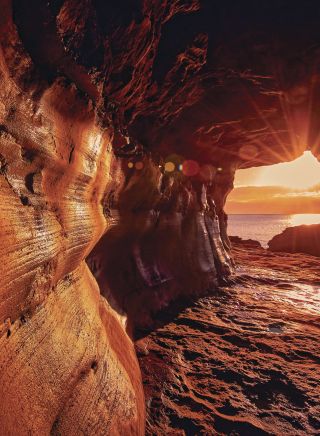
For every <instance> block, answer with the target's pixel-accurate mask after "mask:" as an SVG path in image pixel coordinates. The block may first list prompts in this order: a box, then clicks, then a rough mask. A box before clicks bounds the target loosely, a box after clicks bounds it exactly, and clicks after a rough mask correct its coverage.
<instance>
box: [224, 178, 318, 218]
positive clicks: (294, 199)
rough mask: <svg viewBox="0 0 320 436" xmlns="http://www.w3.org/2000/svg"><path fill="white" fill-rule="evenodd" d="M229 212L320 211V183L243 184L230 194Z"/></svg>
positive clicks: (282, 212) (281, 212)
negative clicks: (300, 186) (304, 185)
mask: <svg viewBox="0 0 320 436" xmlns="http://www.w3.org/2000/svg"><path fill="white" fill-rule="evenodd" d="M226 211H227V213H259V214H263V213H279V214H294V213H320V184H318V185H315V186H312V187H310V188H307V189H301V190H299V189H290V188H286V187H283V186H241V187H237V188H235V189H234V190H233V191H232V192H231V193H230V195H229V197H228V201H227V205H226Z"/></svg>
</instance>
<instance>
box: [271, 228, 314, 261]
mask: <svg viewBox="0 0 320 436" xmlns="http://www.w3.org/2000/svg"><path fill="white" fill-rule="evenodd" d="M268 248H269V250H271V251H285V252H288V253H306V254H312V255H313V256H317V257H320V224H313V225H303V226H295V227H288V228H287V229H285V230H284V231H283V232H282V233H280V234H279V235H276V236H274V237H273V238H272V239H271V240H270V241H269V242H268Z"/></svg>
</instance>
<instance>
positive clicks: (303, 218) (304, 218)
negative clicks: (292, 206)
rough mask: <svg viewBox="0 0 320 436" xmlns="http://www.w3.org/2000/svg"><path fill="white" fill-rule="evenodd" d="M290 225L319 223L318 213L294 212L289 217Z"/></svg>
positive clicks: (319, 215)
mask: <svg viewBox="0 0 320 436" xmlns="http://www.w3.org/2000/svg"><path fill="white" fill-rule="evenodd" d="M290 221H291V226H301V225H303V224H308V225H309V224H320V214H319V213H310V214H303V213H300V214H296V215H292V216H291V217H290Z"/></svg>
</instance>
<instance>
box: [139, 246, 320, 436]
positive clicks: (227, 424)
mask: <svg viewBox="0 0 320 436" xmlns="http://www.w3.org/2000/svg"><path fill="white" fill-rule="evenodd" d="M233 251H234V254H235V256H236V260H237V265H238V272H237V276H236V278H237V281H236V284H235V285H234V286H232V287H224V288H221V289H220V290H219V291H217V292H212V293H211V294H209V295H207V296H205V297H203V298H201V299H198V300H197V301H195V302H193V303H192V304H188V305H186V304H185V305H184V306H183V305H182V304H180V306H178V305H175V306H174V305H173V306H172V307H171V308H170V310H167V311H166V313H165V314H163V316H162V317H161V318H160V317H159V323H158V326H157V330H156V331H153V332H151V333H149V334H148V335H146V336H145V337H144V338H141V339H139V340H138V341H137V343H136V349H137V353H138V356H139V361H140V365H141V368H142V372H143V380H144V389H145V396H146V407H147V414H148V419H147V432H146V433H147V434H148V435H155V434H156V435H162V434H170V435H171V434H172V435H180V434H185V435H201V434H204V435H216V434H219V435H230V434H238V435H259V436H260V435H272V436H274V435H276V436H282V435H284V434H288V435H290V436H291V435H292V436H293V435H296V436H304V435H305V434H308V435H317V434H318V433H319V426H320V396H319V389H318V379H319V376H320V365H319V363H320V353H319V346H318V342H319V339H318V338H319V327H320V325H319V321H320V319H319V309H320V294H319V290H320V281H319V267H320V259H318V258H316V257H313V256H308V255H304V254H289V253H288V254H284V253H281V254H279V253H272V252H268V251H267V250H265V249H263V248H258V247H257V248H251V249H250V250H248V249H247V247H244V246H243V245H242V244H241V243H240V244H237V243H234V244H233ZM284 257H285V261H284Z"/></svg>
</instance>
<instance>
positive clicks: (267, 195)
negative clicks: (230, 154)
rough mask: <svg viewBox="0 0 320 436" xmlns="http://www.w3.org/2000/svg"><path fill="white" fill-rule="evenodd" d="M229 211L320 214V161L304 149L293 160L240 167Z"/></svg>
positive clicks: (227, 208) (228, 203)
mask: <svg viewBox="0 0 320 436" xmlns="http://www.w3.org/2000/svg"><path fill="white" fill-rule="evenodd" d="M234 185H235V189H234V190H233V191H232V192H231V193H230V195H229V197H228V201H227V204H226V212H227V213H229V214H233V213H239V214H241V213H247V214H251V213H252V214H264V213H272V214H276V213H279V214H296V213H320V162H318V161H317V160H316V158H315V157H314V156H313V155H312V154H311V152H308V151H307V152H305V153H304V154H303V155H302V156H301V157H300V158H298V159H296V160H295V161H293V162H289V163H281V164H276V165H271V166H266V167H259V168H250V169H246V170H238V171H237V172H236V178H235V182H234Z"/></svg>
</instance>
